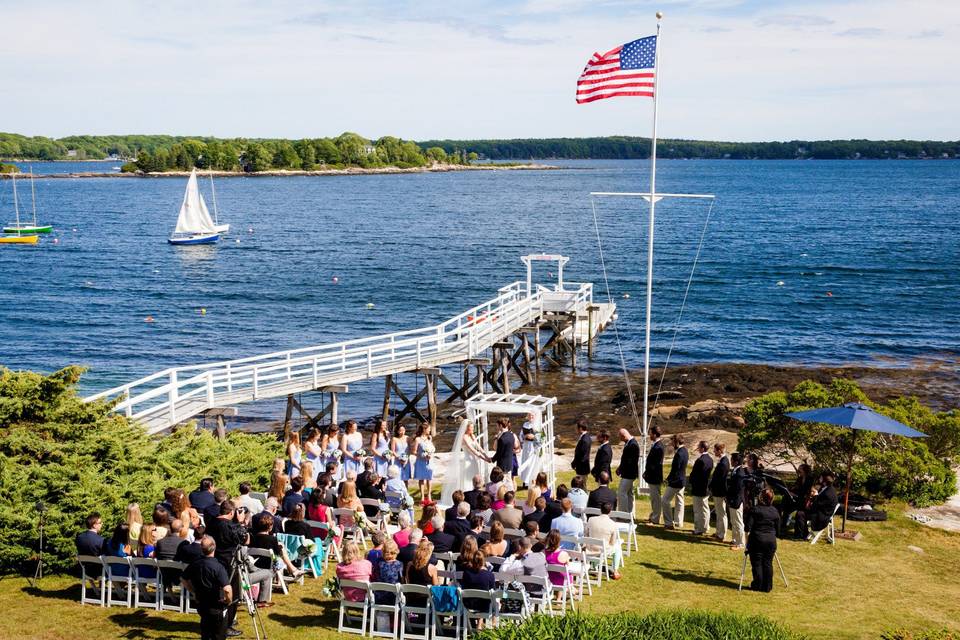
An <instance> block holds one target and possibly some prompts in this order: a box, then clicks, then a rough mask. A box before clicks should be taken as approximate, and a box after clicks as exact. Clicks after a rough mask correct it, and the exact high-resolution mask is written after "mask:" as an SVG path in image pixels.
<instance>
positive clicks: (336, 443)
mask: <svg viewBox="0 0 960 640" xmlns="http://www.w3.org/2000/svg"><path fill="white" fill-rule="evenodd" d="M341 455H343V449H341V445H340V427H339V426H337V425H335V424H331V425H330V426H328V427H327V432H326V433H325V434H323V438H321V439H320V460H321V463H322V464H330V463H331V462H333V463H336V464H337V469H336V472H335V473H334V475H333V481H334V482H339V481H340V480H342V479H343V477H344V474H343V465H345V464H346V462H345V461H343V460H341V459H340V457H341ZM318 470H319V469H318Z"/></svg>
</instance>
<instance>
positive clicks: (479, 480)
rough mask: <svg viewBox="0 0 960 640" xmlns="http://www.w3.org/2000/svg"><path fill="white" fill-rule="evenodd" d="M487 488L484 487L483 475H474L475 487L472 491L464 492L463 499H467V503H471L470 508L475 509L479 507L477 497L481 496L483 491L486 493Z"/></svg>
mask: <svg viewBox="0 0 960 640" xmlns="http://www.w3.org/2000/svg"><path fill="white" fill-rule="evenodd" d="M485 492H486V489H484V488H483V476H479V475H476V476H473V489H471V490H470V491H464V492H463V499H464V500H466V501H467V504H469V505H470V510H471V511H475V510H476V508H477V498H479V497H480V494H481V493H485Z"/></svg>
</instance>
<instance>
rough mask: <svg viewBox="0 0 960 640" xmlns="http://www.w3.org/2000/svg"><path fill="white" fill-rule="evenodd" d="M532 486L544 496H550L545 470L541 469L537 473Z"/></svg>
mask: <svg viewBox="0 0 960 640" xmlns="http://www.w3.org/2000/svg"><path fill="white" fill-rule="evenodd" d="M533 486H534V487H535V488H536V489H537V490H538V491H539V493H540V495H542V496H543V497H544V498H549V497H550V485H549V484H548V482H547V474H546V472H545V471H541V472H540V473H538V474H537V478H536V480H534V481H533Z"/></svg>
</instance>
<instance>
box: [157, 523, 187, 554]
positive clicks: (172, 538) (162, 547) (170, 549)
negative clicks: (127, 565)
mask: <svg viewBox="0 0 960 640" xmlns="http://www.w3.org/2000/svg"><path fill="white" fill-rule="evenodd" d="M184 529H186V527H184V526H183V521H182V520H180V519H179V518H177V519H175V520H173V521H172V522H170V533H169V534H168V535H166V536H164V537H162V538H160V539H159V540H157V544H156V545H155V546H154V550H153V557H154V558H156V559H157V560H173V558H174V557H175V556H176V555H177V549H179V548H180V545H182V544H187V540H186V538H184V537H183V536H181V535H180V534H181V533H182V532H183V530H184Z"/></svg>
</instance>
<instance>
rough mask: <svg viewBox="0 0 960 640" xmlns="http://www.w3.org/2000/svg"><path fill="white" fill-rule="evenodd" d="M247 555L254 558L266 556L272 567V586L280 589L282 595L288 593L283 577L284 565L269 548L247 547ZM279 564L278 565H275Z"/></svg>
mask: <svg viewBox="0 0 960 640" xmlns="http://www.w3.org/2000/svg"><path fill="white" fill-rule="evenodd" d="M247 555H249V556H250V557H251V558H253V559H254V560H256V559H257V558H266V559H267V560H269V561H270V567H271V568H272V569H273V586H274V587H276V588H278V589H280V591H281V592H283V595H287V594H289V593H290V592H289V590H288V589H287V581H286V580H284V579H283V573H284V567H283V565H282V564H281V563H278V562H277V559H276V558H275V557H274V556H273V551H270V550H269V549H258V548H257V547H247ZM278 564H280V566H279V567H278V566H277V565H278Z"/></svg>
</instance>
